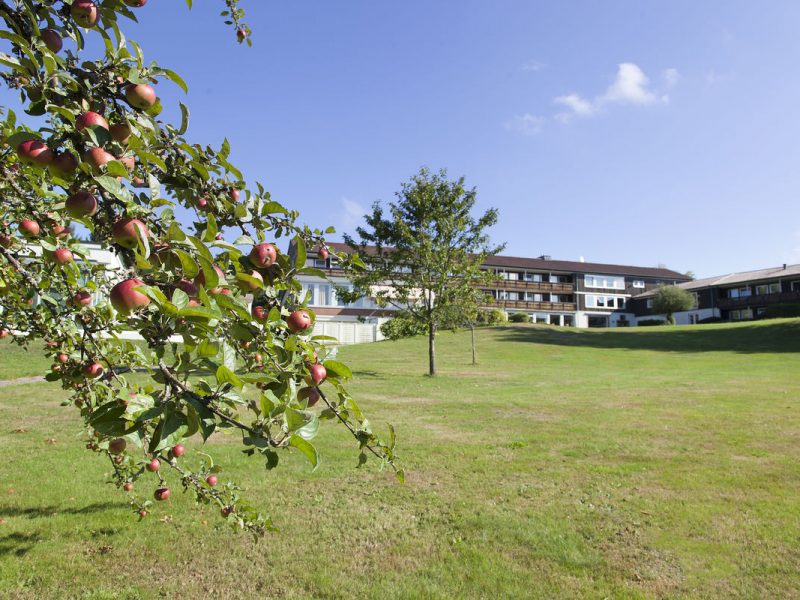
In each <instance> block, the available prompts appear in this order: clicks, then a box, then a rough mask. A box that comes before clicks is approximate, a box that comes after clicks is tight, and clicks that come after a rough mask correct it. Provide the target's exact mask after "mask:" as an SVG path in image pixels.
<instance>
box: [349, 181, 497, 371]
mask: <svg viewBox="0 0 800 600" xmlns="http://www.w3.org/2000/svg"><path fill="white" fill-rule="evenodd" d="M476 196H477V192H476V190H475V189H474V188H472V189H467V188H466V187H465V186H464V178H463V177H461V178H459V179H456V180H452V181H451V180H448V179H447V172H446V171H444V170H442V171H440V172H438V173H431V172H430V171H429V170H428V169H427V168H422V169H420V171H419V173H417V174H416V175H414V176H413V177H412V178H411V180H410V181H408V182H407V183H405V184H403V186H402V188H401V190H400V191H399V192H398V193H397V194H396V197H397V200H396V201H395V202H392V203H390V204H389V207H388V213H387V212H386V211H385V210H384V207H383V206H382V205H381V203H380V202H376V203H375V204H374V205H373V207H372V213H371V214H369V215H366V217H365V219H366V227H359V228H358V229H357V233H358V235H359V238H360V239H359V240H358V241H356V240H355V239H354V238H353V237H351V236H348V235H345V241H346V242H347V243H348V245H349V246H350V247H351V248H352V249H353V250H354V251H356V252H358V253H359V255H360V257H361V259H362V260H363V262H364V263H365V267H366V268H360V267H358V265H354V264H351V265H350V267H348V268H346V269H345V270H346V271H347V272H348V275H349V277H350V278H351V280H352V282H353V291H352V292H351V293H350V294H349V295H345V297H346V298H348V299H355V298H357V297H360V296H370V297H373V298H375V300H376V301H377V302H378V304H379V305H383V306H388V305H391V306H394V307H396V308H399V309H401V310H403V316H404V318H409V319H412V320H414V321H416V322H417V323H420V324H422V325H424V326H425V328H426V329H427V332H428V357H429V374H430V375H435V374H436V350H435V343H434V338H435V335H436V331H437V330H438V329H441V328H444V327H447V326H448V325H450V324H453V323H457V322H458V321H459V320H460V315H464V314H467V313H474V312H475V311H476V309H477V306H478V304H479V303H480V302H481V298H480V294H479V292H477V291H476V290H478V289H479V288H480V287H481V286H485V285H489V284H491V282H492V281H494V280H495V275H494V274H493V273H491V272H490V271H487V270H483V269H481V265H482V264H483V262H484V261H485V260H486V258H487V257H488V256H492V255H494V254H497V253H498V252H500V251H501V250H502V249H503V246H502V245H500V246H495V245H491V244H490V242H489V237H488V235H487V233H486V230H487V229H488V228H489V227H491V226H492V225H494V224H495V223H496V222H497V210H496V209H494V208H491V209H489V210H487V211H486V212H485V213H484V214H483V215H482V216H480V217H479V218H478V219H475V218H473V217H472V209H473V208H474V206H475V201H476Z"/></svg>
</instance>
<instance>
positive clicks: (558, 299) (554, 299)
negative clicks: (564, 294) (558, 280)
mask: <svg viewBox="0 0 800 600" xmlns="http://www.w3.org/2000/svg"><path fill="white" fill-rule="evenodd" d="M550 302H561V297H560V296H559V295H558V294H550Z"/></svg>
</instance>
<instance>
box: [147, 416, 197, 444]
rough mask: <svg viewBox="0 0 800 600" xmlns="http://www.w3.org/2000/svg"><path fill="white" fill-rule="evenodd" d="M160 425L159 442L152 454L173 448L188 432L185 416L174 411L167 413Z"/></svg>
mask: <svg viewBox="0 0 800 600" xmlns="http://www.w3.org/2000/svg"><path fill="white" fill-rule="evenodd" d="M162 423H163V425H162V426H161V441H160V442H159V443H158V446H156V448H155V450H153V452H158V451H160V450H163V449H164V448H170V447H172V446H174V445H175V444H177V443H178V442H180V441H181V440H182V439H184V437H185V436H186V432H187V431H188V430H189V422H188V420H187V419H186V415H184V414H183V413H181V412H175V411H174V410H169V411H167V414H166V416H165V417H164V419H163V421H162Z"/></svg>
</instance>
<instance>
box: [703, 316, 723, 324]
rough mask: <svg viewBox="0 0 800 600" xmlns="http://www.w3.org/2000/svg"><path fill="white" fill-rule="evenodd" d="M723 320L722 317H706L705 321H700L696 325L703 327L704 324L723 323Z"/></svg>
mask: <svg viewBox="0 0 800 600" xmlns="http://www.w3.org/2000/svg"><path fill="white" fill-rule="evenodd" d="M724 322H725V319H723V318H722V317H706V318H705V319H700V320H699V321H698V323H700V324H703V325H705V324H706V323H724Z"/></svg>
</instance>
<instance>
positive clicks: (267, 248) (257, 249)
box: [250, 244, 278, 269]
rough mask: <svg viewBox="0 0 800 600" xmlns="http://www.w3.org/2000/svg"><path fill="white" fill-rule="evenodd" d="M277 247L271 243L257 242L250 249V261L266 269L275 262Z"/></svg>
mask: <svg viewBox="0 0 800 600" xmlns="http://www.w3.org/2000/svg"><path fill="white" fill-rule="evenodd" d="M277 257H278V249H277V248H275V246H273V245H272V244H258V245H257V246H253V249H252V250H251V251H250V262H252V263H253V264H254V265H255V266H257V267H258V268H259V269H267V268H269V267H271V266H272V265H273V264H275V260H276V259H277Z"/></svg>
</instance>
